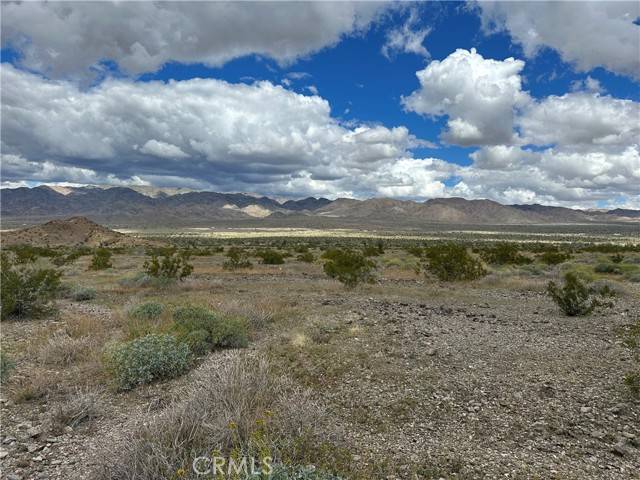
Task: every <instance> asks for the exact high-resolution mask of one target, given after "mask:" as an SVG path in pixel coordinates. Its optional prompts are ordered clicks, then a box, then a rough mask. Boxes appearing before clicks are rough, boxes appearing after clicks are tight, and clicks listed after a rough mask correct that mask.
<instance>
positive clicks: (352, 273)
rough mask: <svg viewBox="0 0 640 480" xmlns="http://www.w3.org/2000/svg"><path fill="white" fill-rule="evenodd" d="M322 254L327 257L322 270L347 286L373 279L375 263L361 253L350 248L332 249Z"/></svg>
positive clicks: (350, 286)
mask: <svg viewBox="0 0 640 480" xmlns="http://www.w3.org/2000/svg"><path fill="white" fill-rule="evenodd" d="M323 256H324V257H325V258H327V260H326V261H325V263H324V272H325V273H326V274H327V275H328V276H329V277H331V278H335V279H336V280H338V281H339V282H341V283H342V284H344V285H345V286H346V287H348V288H353V287H355V286H356V285H358V284H359V283H362V282H367V283H372V282H373V281H374V275H373V271H374V269H375V268H376V264H375V263H374V262H373V261H371V260H369V259H367V258H365V257H364V256H363V255H362V254H361V253H358V252H354V251H352V250H335V251H334V250H332V251H327V252H325V254H324V255H323Z"/></svg>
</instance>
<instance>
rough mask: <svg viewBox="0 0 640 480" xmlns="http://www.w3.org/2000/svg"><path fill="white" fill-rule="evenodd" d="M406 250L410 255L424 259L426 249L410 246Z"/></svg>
mask: <svg viewBox="0 0 640 480" xmlns="http://www.w3.org/2000/svg"><path fill="white" fill-rule="evenodd" d="M405 250H406V251H407V253H408V254H410V255H413V256H414V257H418V258H422V255H423V254H424V249H423V248H421V247H415V246H409V247H406V248H405Z"/></svg>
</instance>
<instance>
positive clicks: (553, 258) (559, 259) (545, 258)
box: [538, 250, 571, 265]
mask: <svg viewBox="0 0 640 480" xmlns="http://www.w3.org/2000/svg"><path fill="white" fill-rule="evenodd" d="M538 259H539V260H540V261H541V262H542V263H545V264H547V265H559V264H561V263H564V262H566V261H567V260H570V259H571V254H570V253H567V252H560V251H556V250H548V251H546V252H544V253H543V254H542V255H540V256H539V257H538Z"/></svg>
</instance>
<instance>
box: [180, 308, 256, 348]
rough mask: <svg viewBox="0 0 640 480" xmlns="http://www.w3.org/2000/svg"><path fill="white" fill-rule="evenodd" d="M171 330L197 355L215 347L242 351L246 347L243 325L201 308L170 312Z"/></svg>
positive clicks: (245, 327) (246, 339) (244, 324)
mask: <svg viewBox="0 0 640 480" xmlns="http://www.w3.org/2000/svg"><path fill="white" fill-rule="evenodd" d="M173 321H174V324H173V331H174V332H175V333H176V335H177V338H178V339H179V340H180V341H182V342H184V343H186V344H187V345H189V348H191V350H192V351H193V353H195V354H196V355H203V354H205V353H206V352H208V351H209V350H212V349H214V348H244V347H246V346H247V345H248V344H249V333H248V330H247V325H246V322H245V321H244V320H243V319H241V318H239V317H232V316H226V315H222V314H220V313H218V312H212V311H211V310H208V309H206V308H203V307H194V306H189V307H180V308H177V309H176V311H175V312H174V313H173Z"/></svg>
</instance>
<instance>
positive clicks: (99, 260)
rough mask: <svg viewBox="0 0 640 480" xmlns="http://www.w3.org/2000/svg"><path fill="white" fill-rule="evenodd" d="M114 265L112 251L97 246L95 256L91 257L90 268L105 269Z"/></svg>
mask: <svg viewBox="0 0 640 480" xmlns="http://www.w3.org/2000/svg"><path fill="white" fill-rule="evenodd" d="M112 266H113V265H112V264H111V251H109V249H107V248H102V247H100V248H96V251H95V252H94V253H93V257H91V264H90V265H89V270H105V269H107V268H111V267H112Z"/></svg>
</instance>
